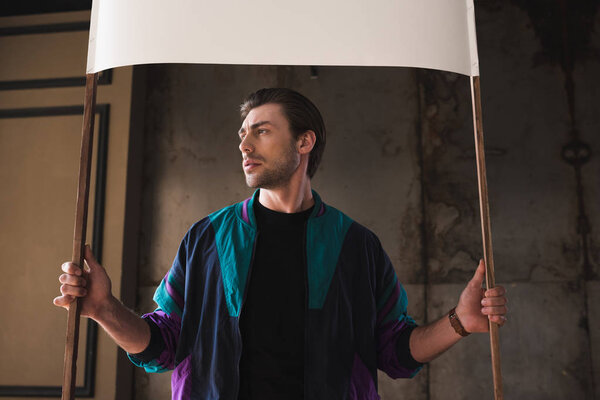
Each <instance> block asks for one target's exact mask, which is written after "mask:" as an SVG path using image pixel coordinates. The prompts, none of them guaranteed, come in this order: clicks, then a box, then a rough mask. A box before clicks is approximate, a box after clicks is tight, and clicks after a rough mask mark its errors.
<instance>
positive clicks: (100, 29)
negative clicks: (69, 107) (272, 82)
mask: <svg viewBox="0 0 600 400" xmlns="http://www.w3.org/2000/svg"><path fill="white" fill-rule="evenodd" d="M153 63H200V64H264V65H315V66H319V65H354V66H390V67H420V68H431V69H439V70H444V71H451V72H457V73H460V74H464V75H471V76H477V75H479V62H478V56H477V42H476V36H475V15H474V7H473V0H301V1H298V0H296V1H291V0H252V1H248V0H216V1H215V0H213V1H208V0H94V1H93V6H92V19H91V24H90V42H89V49H88V65H87V72H88V73H94V72H99V71H102V70H105V69H109V68H114V67H119V66H124V65H134V64H153Z"/></svg>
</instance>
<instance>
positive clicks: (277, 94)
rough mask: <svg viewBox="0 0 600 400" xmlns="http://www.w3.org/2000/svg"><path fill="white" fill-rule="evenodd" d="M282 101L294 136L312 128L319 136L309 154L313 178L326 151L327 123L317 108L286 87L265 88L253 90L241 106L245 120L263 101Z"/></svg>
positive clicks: (309, 170) (308, 172)
mask: <svg viewBox="0 0 600 400" xmlns="http://www.w3.org/2000/svg"><path fill="white" fill-rule="evenodd" d="M270 103H272V104H279V105H281V109H282V110H283V115H284V116H285V117H286V118H287V120H288V122H289V124H290V130H291V131H292V135H294V138H298V137H299V136H300V135H301V134H303V133H304V132H306V131H313V132H314V133H315V136H316V138H317V140H316V142H315V145H314V147H313V149H312V150H311V152H310V154H309V157H308V167H307V169H306V173H307V175H308V176H309V177H310V178H312V177H313V176H314V174H315V172H316V171H317V167H318V166H319V163H320V162H321V157H322V156H323V151H324V150H325V123H324V122H323V117H322V116H321V113H320V112H319V110H318V109H317V107H316V106H315V105H314V104H313V103H312V102H311V101H310V100H309V99H307V98H306V97H304V96H303V95H301V94H300V93H298V92H296V91H294V90H291V89H286V88H265V89H260V90H257V91H256V92H254V93H250V94H249V95H248V96H247V97H246V98H245V99H244V101H243V102H242V104H241V105H240V115H241V117H242V120H244V119H245V118H246V117H247V116H248V113H250V110H252V109H253V108H256V107H259V106H262V105H263V104H270Z"/></svg>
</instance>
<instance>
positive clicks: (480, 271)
mask: <svg viewBox="0 0 600 400" xmlns="http://www.w3.org/2000/svg"><path fill="white" fill-rule="evenodd" d="M484 278H485V263H484V261H483V259H480V260H479V265H478V266H477V269H476V270H475V274H474V275H473V278H471V280H470V281H469V286H470V287H472V288H476V289H479V288H481V285H482V283H483V279H484Z"/></svg>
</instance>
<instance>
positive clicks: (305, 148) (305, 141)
mask: <svg viewBox="0 0 600 400" xmlns="http://www.w3.org/2000/svg"><path fill="white" fill-rule="evenodd" d="M296 143H297V145H298V153H300V154H308V153H310V152H311V150H312V149H313V147H315V143H317V135H315V133H314V132H313V131H306V132H304V133H303V134H301V135H300V136H298V140H297V142H296Z"/></svg>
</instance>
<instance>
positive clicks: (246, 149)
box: [240, 135, 254, 154]
mask: <svg viewBox="0 0 600 400" xmlns="http://www.w3.org/2000/svg"><path fill="white" fill-rule="evenodd" d="M248 136H250V135H246V136H244V138H243V139H242V141H241V142H240V151H241V152H242V154H245V153H251V152H252V151H253V150H254V146H253V145H252V143H251V140H249V138H248Z"/></svg>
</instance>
